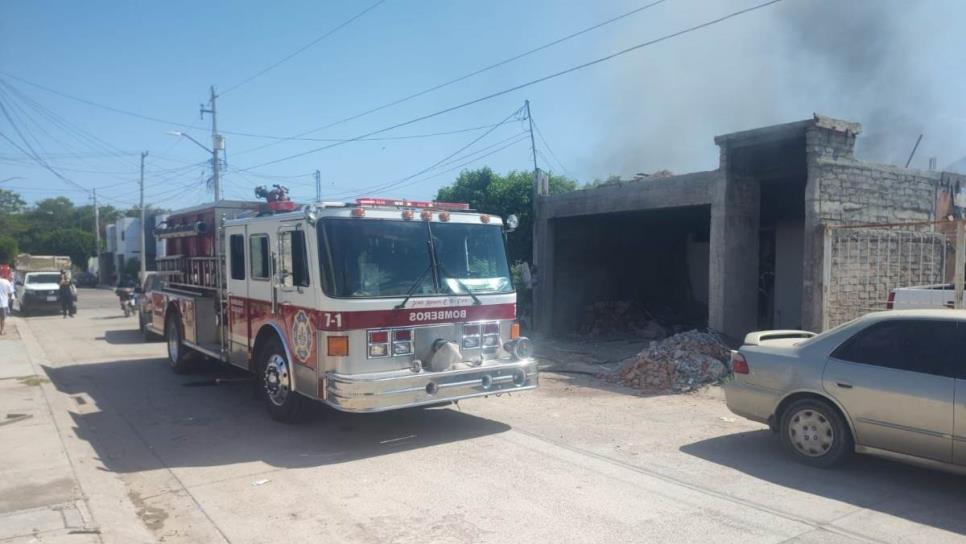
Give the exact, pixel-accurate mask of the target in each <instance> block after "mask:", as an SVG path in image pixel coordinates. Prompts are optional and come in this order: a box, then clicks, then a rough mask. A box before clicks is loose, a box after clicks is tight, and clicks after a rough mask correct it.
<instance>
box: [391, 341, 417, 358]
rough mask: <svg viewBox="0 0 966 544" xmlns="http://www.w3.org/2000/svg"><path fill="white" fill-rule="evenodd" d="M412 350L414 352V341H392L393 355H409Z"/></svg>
mask: <svg viewBox="0 0 966 544" xmlns="http://www.w3.org/2000/svg"><path fill="white" fill-rule="evenodd" d="M412 352H413V343H412V342H393V343H392V354H393V355H409V354H411V353H412Z"/></svg>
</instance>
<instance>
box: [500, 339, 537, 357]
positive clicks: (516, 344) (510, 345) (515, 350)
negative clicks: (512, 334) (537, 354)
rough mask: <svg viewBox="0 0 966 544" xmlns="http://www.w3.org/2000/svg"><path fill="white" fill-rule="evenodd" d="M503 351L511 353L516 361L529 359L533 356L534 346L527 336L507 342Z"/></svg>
mask: <svg viewBox="0 0 966 544" xmlns="http://www.w3.org/2000/svg"><path fill="white" fill-rule="evenodd" d="M503 349H505V350H507V351H509V352H510V353H511V354H512V355H513V357H514V358H515V359H529V358H530V356H531V355H533V344H531V343H530V339H529V338H527V337H525V336H521V337H520V338H517V339H516V340H513V341H510V342H507V343H506V344H504V345H503Z"/></svg>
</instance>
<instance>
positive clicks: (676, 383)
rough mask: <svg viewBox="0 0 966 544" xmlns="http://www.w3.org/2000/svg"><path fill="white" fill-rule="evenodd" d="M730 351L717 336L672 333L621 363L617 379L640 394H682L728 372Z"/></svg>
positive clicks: (714, 380)
mask: <svg viewBox="0 0 966 544" xmlns="http://www.w3.org/2000/svg"><path fill="white" fill-rule="evenodd" d="M730 356H731V352H730V350H729V349H728V346H726V345H725V344H724V343H723V342H722V341H721V340H720V339H719V338H718V337H717V336H715V335H714V334H711V333H707V332H700V331H697V330H692V331H687V332H682V333H678V334H675V335H674V336H671V337H669V338H666V339H664V340H661V341H656V342H651V345H650V346H649V347H648V348H646V349H644V350H643V351H641V352H640V353H638V354H637V355H635V356H633V357H630V358H628V359H626V360H625V361H624V363H623V364H622V365H621V367H620V369H619V370H618V371H617V376H618V378H619V379H620V381H621V382H622V383H623V384H624V385H627V386H629V387H634V388H636V389H641V390H643V391H673V392H678V393H680V392H685V391H691V390H692V389H696V388H698V387H700V386H702V385H705V384H709V383H714V382H717V381H718V380H720V379H721V378H723V377H724V376H725V375H726V374H727V373H728V367H727V364H726V363H727V361H728V359H729V357H730Z"/></svg>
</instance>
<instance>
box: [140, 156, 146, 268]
mask: <svg viewBox="0 0 966 544" xmlns="http://www.w3.org/2000/svg"><path fill="white" fill-rule="evenodd" d="M147 156H148V152H147V151H142V152H141V204H140V208H141V259H140V260H141V274H140V275H139V276H138V282H139V283H140V282H142V281H144V277H145V276H146V275H147V270H148V253H147V251H146V250H145V245H146V244H145V243H144V232H145V231H146V230H147V225H146V224H145V220H146V218H145V214H144V158H145V157H147Z"/></svg>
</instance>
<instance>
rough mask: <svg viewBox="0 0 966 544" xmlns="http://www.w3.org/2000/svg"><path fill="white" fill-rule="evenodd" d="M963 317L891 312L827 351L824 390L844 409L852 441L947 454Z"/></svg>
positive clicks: (930, 455)
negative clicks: (920, 316) (897, 316)
mask: <svg viewBox="0 0 966 544" xmlns="http://www.w3.org/2000/svg"><path fill="white" fill-rule="evenodd" d="M964 337H966V323H961V322H957V321H954V320H946V319H889V320H884V321H880V322H878V323H873V324H872V325H870V326H869V327H867V328H865V329H863V330H861V331H859V332H858V333H857V334H856V335H855V336H853V337H852V338H851V339H849V340H848V341H846V342H845V343H844V344H842V346H840V347H839V348H838V349H836V350H835V351H834V352H833V353H832V357H831V358H830V359H829V361H828V364H827V365H826V367H825V372H824V375H823V385H824V387H825V390H826V391H827V392H828V393H829V394H830V395H832V396H833V397H834V398H835V399H836V400H837V401H838V402H839V404H840V405H841V406H842V407H843V408H844V409H845V411H846V413H847V414H848V416H849V418H850V419H851V420H852V422H853V426H854V428H855V434H856V436H855V439H856V443H857V444H859V445H862V446H869V447H873V448H879V449H883V450H888V451H893V452H897V453H903V454H907V455H914V456H916V457H923V458H926V459H934V460H936V461H942V462H946V463H948V462H950V461H951V460H952V455H953V440H952V436H953V428H954V422H953V414H954V406H955V392H956V383H955V382H956V380H955V378H954V377H953V376H952V375H951V369H952V368H953V367H954V366H955V365H956V364H957V363H958V362H959V361H960V360H961V359H962V357H963V354H964V351H963V345H964V342H963V338H964Z"/></svg>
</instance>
